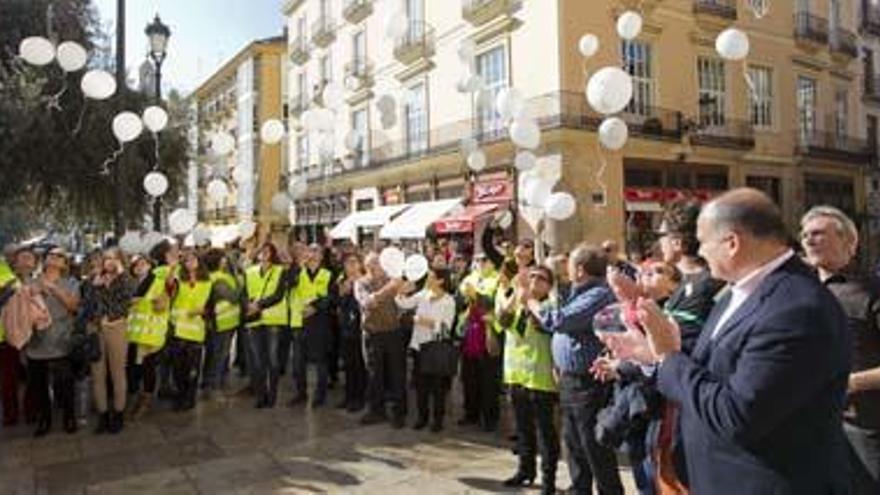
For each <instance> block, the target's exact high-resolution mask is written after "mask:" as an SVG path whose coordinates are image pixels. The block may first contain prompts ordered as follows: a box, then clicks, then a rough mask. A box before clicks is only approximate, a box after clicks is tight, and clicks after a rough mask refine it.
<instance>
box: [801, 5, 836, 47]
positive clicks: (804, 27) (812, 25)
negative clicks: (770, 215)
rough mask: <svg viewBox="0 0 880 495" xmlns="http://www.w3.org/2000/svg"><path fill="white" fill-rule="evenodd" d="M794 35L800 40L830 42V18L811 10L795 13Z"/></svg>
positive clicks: (822, 43) (820, 42) (818, 42)
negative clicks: (812, 12) (815, 13)
mask: <svg viewBox="0 0 880 495" xmlns="http://www.w3.org/2000/svg"><path fill="white" fill-rule="evenodd" d="M794 37H795V39H797V40H798V41H806V42H810V43H815V44H819V45H825V44H827V43H828V20H827V19H823V18H821V17H819V16H815V15H813V14H811V13H809V12H798V13H796V14H795V15H794Z"/></svg>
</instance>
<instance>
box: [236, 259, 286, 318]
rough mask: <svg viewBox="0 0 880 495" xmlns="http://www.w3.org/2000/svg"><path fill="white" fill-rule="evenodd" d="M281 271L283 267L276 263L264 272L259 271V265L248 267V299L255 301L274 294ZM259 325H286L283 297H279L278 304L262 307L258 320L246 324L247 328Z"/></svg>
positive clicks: (279, 280)
mask: <svg viewBox="0 0 880 495" xmlns="http://www.w3.org/2000/svg"><path fill="white" fill-rule="evenodd" d="M283 273H284V269H283V268H282V267H281V266H278V265H273V266H272V267H271V268H269V270H268V271H267V272H266V273H265V274H263V273H260V266H259V265H257V266H252V267H250V268H248V270H247V273H246V275H245V287H246V289H247V296H248V301H249V302H257V301H259V300H260V299H262V298H265V297H268V296H271V295H272V294H274V293H275V291H276V290H278V284H280V283H281V275H282V274H283ZM261 325H263V326H287V301H286V300H285V299H284V298H281V301H279V302H278V304H276V305H274V306H272V307H270V308H266V309H264V310H263V311H262V313H261V314H260V318H259V319H258V320H255V321H252V322H249V323H248V324H247V326H248V328H252V327H257V326H261Z"/></svg>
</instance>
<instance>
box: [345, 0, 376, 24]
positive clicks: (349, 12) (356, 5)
mask: <svg viewBox="0 0 880 495" xmlns="http://www.w3.org/2000/svg"><path fill="white" fill-rule="evenodd" d="M372 13H373V0H345V3H344V4H343V7H342V17H343V18H344V19H345V20H346V21H348V22H350V23H352V24H357V23H359V22H361V21H363V20H364V19H366V18H367V17H369V16H370V14H372Z"/></svg>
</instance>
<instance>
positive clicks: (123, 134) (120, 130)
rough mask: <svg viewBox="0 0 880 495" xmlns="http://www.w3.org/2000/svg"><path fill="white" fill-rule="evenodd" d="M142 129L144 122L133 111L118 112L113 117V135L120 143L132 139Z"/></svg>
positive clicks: (138, 134)
mask: <svg viewBox="0 0 880 495" xmlns="http://www.w3.org/2000/svg"><path fill="white" fill-rule="evenodd" d="M143 130H144V123H143V122H142V121H141V118H140V117H139V116H138V115H137V114H136V113H134V112H120V113H119V114H117V115H116V117H113V135H114V136H116V139H118V140H119V142H121V143H127V142H129V141H134V140H135V139H137V137H138V136H140V135H141V132H143Z"/></svg>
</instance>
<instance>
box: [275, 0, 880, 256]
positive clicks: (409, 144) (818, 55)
mask: <svg viewBox="0 0 880 495" xmlns="http://www.w3.org/2000/svg"><path fill="white" fill-rule="evenodd" d="M762 6H768V7H769V9H767V11H766V12H763V11H762V10H761V7H762ZM752 7H754V10H753V8H752ZM631 8H640V9H641V12H640V13H641V14H642V17H643V19H644V27H643V29H642V31H641V34H640V35H639V36H638V37H637V38H636V39H635V40H632V41H629V42H623V41H621V39H620V38H619V37H618V35H617V33H616V31H615V21H616V18H617V17H618V16H619V15H620V14H621V13H622V12H624V11H625V10H627V9H631ZM858 10H859V9H858V8H857V6H856V5H855V4H854V3H853V2H844V1H842V0H810V1H806V0H798V1H791V2H766V1H761V0H749V1H747V2H736V1H734V0H645V1H641V2H635V1H623V0H590V1H582V0H454V1H442V2H441V1H433V0H384V1H381V2H379V1H371V0H288V1H287V2H285V3H284V6H283V12H284V14H285V15H286V17H287V19H288V31H289V33H290V36H289V39H290V43H289V45H288V62H289V70H288V73H287V81H288V88H289V94H290V98H291V99H290V101H289V106H290V108H291V113H290V118H289V125H290V128H291V130H292V132H291V133H290V136H289V139H290V141H289V143H288V149H289V164H290V174H292V175H295V176H303V177H308V178H309V187H308V191H307V193H306V195H305V196H304V197H303V198H301V199H299V200H298V201H297V204H296V225H297V228H298V229H299V231H300V233H301V234H302V233H303V232H305V233H307V234H308V235H309V236H314V235H315V234H320V233H321V232H324V231H325V230H326V228H327V227H329V226H332V225H334V224H335V223H337V222H338V221H339V220H340V219H342V218H344V217H345V216H346V215H348V214H350V213H351V212H352V211H358V210H363V209H370V208H374V207H376V206H379V205H385V204H394V203H410V204H415V203H420V202H425V201H431V200H438V199H447V198H455V197H461V198H463V200H464V201H465V202H474V201H476V200H477V199H478V197H479V196H480V195H481V194H482V192H484V191H487V190H492V191H497V190H499V188H500V189H511V191H509V194H507V195H504V196H503V197H502V198H500V201H501V202H502V203H503V204H502V208H504V207H510V208H511V209H514V210H520V208H518V206H517V205H518V203H519V200H518V198H517V194H518V193H519V192H520V191H519V189H520V188H518V187H516V186H517V183H518V182H519V173H518V172H517V171H516V170H515V168H514V167H513V160H514V157H515V154H516V149H515V147H514V146H513V145H512V144H511V142H510V140H509V139H508V138H507V131H506V129H504V128H503V124H501V123H500V122H499V121H498V118H497V116H494V115H490V114H486V112H485V111H483V110H481V109H480V108H481V107H479V106H478V101H477V100H478V98H475V96H474V95H472V94H467V93H464V92H461V91H460V90H459V87H458V86H459V85H460V81H461V80H462V77H463V76H464V74H466V73H467V72H468V71H471V72H475V73H477V74H479V75H480V76H481V78H482V80H483V82H484V84H485V88H486V89H485V91H489V92H490V93H491V96H494V95H495V94H496V93H497V91H498V90H500V88H502V87H514V88H516V89H518V90H519V91H520V92H522V94H523V95H524V96H525V97H526V98H527V99H528V107H527V108H528V110H527V111H528V113H529V114H530V115H531V116H533V117H535V118H536V119H537V120H538V122H539V124H540V126H541V128H542V141H541V146H540V148H539V149H538V151H537V153H536V154H537V155H538V162H539V165H540V166H542V167H543V168H545V169H547V170H553V171H555V172H554V173H558V175H559V177H560V181H559V183H558V185H557V186H556V190H565V191H570V192H572V193H573V194H574V195H575V196H576V198H577V200H578V207H577V213H576V215H575V216H574V217H573V218H571V219H569V220H566V221H564V222H551V225H550V226H549V228H548V234H547V240H548V242H549V243H550V244H551V245H552V246H553V247H554V248H557V249H567V248H570V247H571V246H573V245H575V244H576V243H578V242H581V241H584V240H586V241H590V242H601V241H602V240H605V239H615V240H618V241H626V244H627V246H628V247H629V248H630V249H632V250H645V249H647V248H648V247H649V246H650V245H651V244H652V242H653V240H654V233H653V232H654V230H655V228H656V227H657V223H658V221H659V217H660V214H661V212H662V211H663V209H664V208H666V207H667V206H668V205H669V204H670V203H671V202H674V201H679V200H685V199H688V198H692V199H695V200H701V201H703V200H706V199H708V198H710V197H711V196H713V195H715V194H718V193H719V192H721V191H724V190H727V189H729V188H732V187H737V186H744V185H749V186H753V187H758V188H761V189H763V190H765V191H767V193H768V194H770V195H771V196H772V197H773V198H774V200H776V201H777V202H778V204H779V205H780V206H781V208H782V210H783V212H784V213H785V216H786V219H787V220H788V221H789V223H791V224H792V226H793V227H794V225H795V224H796V221H797V218H798V216H799V215H800V214H801V213H802V212H803V211H804V209H805V208H806V207H808V206H810V205H813V204H819V203H830V204H835V205H837V206H840V207H842V208H843V209H845V210H847V211H849V212H850V213H853V214H854V215H856V216H859V215H861V214H862V212H864V209H865V169H866V166H867V164H868V161H869V151H868V148H867V141H866V140H865V132H864V125H863V124H862V119H863V117H862V115H861V113H860V111H859V109H860V105H861V101H862V86H863V84H862V81H863V75H862V64H861V63H860V62H859V53H858V43H859V40H858V37H857V34H856V32H857V29H858V25H859V18H860V17H859V12H858ZM396 11H399V12H402V13H405V15H406V17H407V27H406V30H405V32H404V33H403V34H400V35H397V36H389V29H388V20H387V19H388V18H389V16H390V14H392V13H393V12H396ZM756 13H758V14H760V16H758V15H756ZM732 26H735V27H738V28H740V29H742V30H744V31H745V32H746V33H748V34H749V36H750V41H751V52H750V55H749V57H748V58H747V60H746V62H745V63H733V62H725V61H724V60H722V59H721V58H720V57H719V56H718V55H717V53H716V52H715V48H714V45H715V39H716V37H717V35H718V34H719V33H720V32H721V31H722V30H723V29H725V28H727V27H732ZM586 33H593V34H595V35H597V36H598V37H599V39H600V48H599V50H598V52H597V54H596V55H595V56H593V57H591V58H589V59H584V57H583V56H582V55H581V54H580V52H579V50H578V41H579V39H580V38H581V36H583V35H584V34H586ZM469 42H473V43H474V44H475V46H476V53H475V56H474V57H473V59H472V60H470V61H463V60H462V59H461V57H460V54H459V49H460V47H461V46H462V44H463V43H469ZM609 65H613V66H618V67H623V68H624V69H626V70H627V71H628V72H629V73H630V74H632V76H633V80H634V84H635V96H634V99H633V101H632V102H631V104H630V106H629V107H628V108H627V109H626V110H625V111H624V112H622V113H621V114H620V117H621V118H623V119H624V120H625V121H626V122H627V123H628V125H629V130H630V139H629V141H628V143H627V145H626V146H625V147H624V148H623V149H622V150H621V151H619V152H609V151H605V150H602V149H601V147H600V146H599V144H598V143H597V135H596V130H597V127H598V125H599V123H600V122H601V119H602V117H601V116H600V115H598V114H596V113H595V112H594V111H592V110H591V109H590V108H589V106H588V104H587V103H586V100H585V97H584V88H585V84H586V81H587V78H588V76H589V75H590V74H592V73H594V72H595V71H597V70H599V69H600V68H602V67H604V66H609ZM468 66H470V69H468ZM328 81H339V82H341V83H342V84H344V86H345V88H346V94H345V96H346V103H345V105H344V106H343V108H340V109H337V110H336V122H335V129H336V131H335V137H336V138H335V140H334V141H333V143H332V146H330V147H331V148H332V149H330V150H328V149H326V148H327V147H328V145H327V144H326V143H323V144H321V143H315V142H314V141H315V136H310V135H309V133H308V132H307V131H306V130H305V128H304V125H303V122H302V120H303V119H302V116H305V115H308V110H309V109H310V108H317V107H320V105H321V102H320V101H319V97H320V94H321V88H322V87H323V86H324V85H326V84H327V82H328ZM386 97H390V98H391V100H392V101H393V102H394V104H395V108H393V109H392V110H390V111H389V109H388V107H387V105H388V98H386ZM383 100H384V101H383ZM390 115H393V116H394V118H392V117H390ZM352 129H356V130H360V131H361V132H360V133H358V134H359V135H361V134H362V135H363V136H364V139H363V140H362V141H363V142H362V143H357V144H358V146H354V147H352V146H350V145H351V144H353V143H351V142H349V143H348V145H349V146H347V145H346V143H345V141H346V139H345V136H348V135H350V132H351V130H352ZM466 137H471V138H475V139H477V140H478V142H479V145H480V147H481V148H482V149H483V150H484V151H485V152H486V155H487V158H488V160H487V163H488V165H487V167H486V169H485V170H484V171H482V172H479V173H475V172H472V171H470V170H469V169H468V167H467V165H466V164H465V159H466V157H465V156H464V153H462V152H461V150H460V142H461V139H462V138H466ZM319 139H326V138H319ZM318 148H321V149H320V150H319V149H318ZM330 151H332V153H329V152H330ZM331 154H332V157H329V158H330V159H328V155H331ZM495 186H498V187H495ZM527 217H528V215H527V214H524V215H519V218H520V221H519V222H518V223H517V226H518V229H517V230H518V235H520V236H530V235H533V234H532V233H531V226H532V224H533V222H529V221H526V220H528V218H527Z"/></svg>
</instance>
